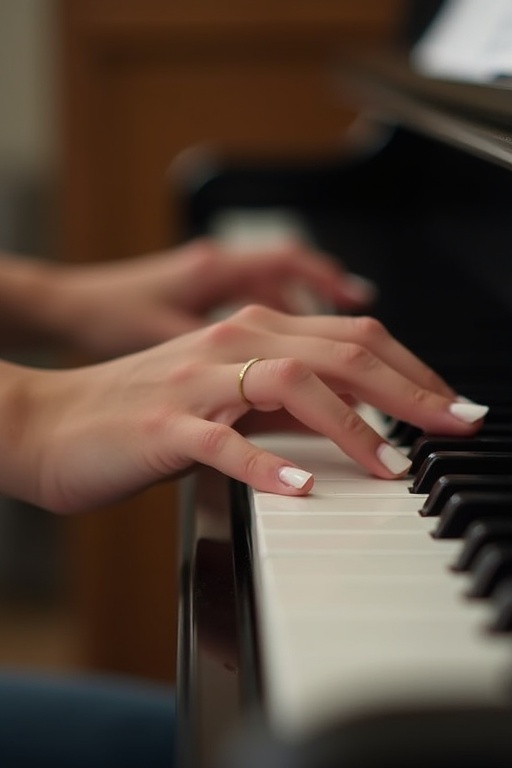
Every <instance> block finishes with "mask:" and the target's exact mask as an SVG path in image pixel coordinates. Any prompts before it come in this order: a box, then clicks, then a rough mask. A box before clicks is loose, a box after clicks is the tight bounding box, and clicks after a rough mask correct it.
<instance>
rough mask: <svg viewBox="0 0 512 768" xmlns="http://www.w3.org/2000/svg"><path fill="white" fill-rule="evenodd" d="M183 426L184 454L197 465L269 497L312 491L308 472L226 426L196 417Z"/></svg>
mask: <svg viewBox="0 0 512 768" xmlns="http://www.w3.org/2000/svg"><path fill="white" fill-rule="evenodd" d="M183 424H184V428H183V430H182V434H181V438H180V445H181V451H182V453H183V454H184V455H187V456H188V457H189V458H190V459H191V460H193V461H195V462H198V463H200V464H206V465H207V466H210V467H213V468H214V469H217V470H218V471H219V472H222V473H223V474H225V475H227V476H228V477H233V478H234V479H235V480H240V481H241V482H244V483H246V484H247V485H250V486H252V487H254V488H257V489H258V490H261V491H267V492H269V493H279V494H286V495H292V496H297V495H304V494H307V493H309V491H310V490H311V489H312V487H313V484H314V477H313V475H312V474H311V473H310V472H308V471H307V469H303V468H301V467H298V466H297V465H296V464H294V463H293V462H290V461H289V460H287V459H286V458H285V457H281V456H276V455H275V454H272V453H270V452H269V451H266V450H264V449H262V448H259V447H257V446H255V445H253V444H252V443H250V442H249V441H248V440H247V439H246V438H244V437H242V436H241V435H240V434H239V433H238V432H237V431H236V430H234V429H232V428H231V427H229V426H227V425H225V424H218V423H216V422H211V421H205V420H203V419H199V418H195V417H190V418H188V419H186V420H185V421H184V422H183Z"/></svg>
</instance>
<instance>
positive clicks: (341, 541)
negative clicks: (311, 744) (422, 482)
mask: <svg viewBox="0 0 512 768" xmlns="http://www.w3.org/2000/svg"><path fill="white" fill-rule="evenodd" d="M254 442H257V443H258V444H262V445H265V446H266V447H267V448H269V449H271V450H274V451H275V452H276V453H278V454H280V455H282V456H286V457H288V458H290V459H291V460H292V461H295V462H297V464H298V465H299V466H302V467H304V468H306V469H308V470H309V471H312V472H314V474H315V478H316V481H315V486H314V489H313V492H312V493H311V494H310V495H309V496H307V497H301V498H291V497H284V496H277V495H273V494H268V493H261V492H258V491H254V490H249V502H250V514H251V517H252V520H251V527H252V530H253V540H252V549H253V568H254V589H255V604H256V614H257V627H258V633H259V645H260V655H261V667H262V669H261V673H262V683H263V691H264V703H265V711H266V713H267V715H268V718H269V722H270V724H271V726H272V728H273V729H274V730H275V732H276V733H278V734H279V735H280V736H283V737H286V738H288V737H292V738H293V737H294V736H297V735H300V736H301V737H303V736H304V734H307V733H309V732H312V733H314V732H315V730H316V729H319V728H321V727H322V726H324V725H325V724H326V723H329V722H331V721H334V722H340V721H341V722H343V719H344V718H351V717H358V716H365V715H367V714H370V715H371V714H372V713H375V712H386V711H393V709H394V708H400V709H405V711H407V708H408V707H410V706H414V707H416V708H417V707H422V706H426V707H431V706H437V705H440V706H450V705H454V706H461V705H462V706H466V705H477V706H487V705H488V704H489V705H498V706H500V705H502V704H508V703H509V696H510V691H511V687H510V683H511V679H512V678H511V672H512V639H511V637H510V634H506V633H498V632H491V631H490V630H489V627H490V624H491V622H492V621H493V618H494V608H493V604H492V603H491V601H490V600H485V599H475V598H473V599H471V598H469V597H468V591H469V590H470V586H471V577H470V576H469V575H468V573H467V572H465V571H460V570H458V571H457V570H454V569H453V567H452V566H453V565H454V564H455V562H456V561H457V559H458V558H459V557H460V552H461V547H462V546H463V545H462V543H461V540H460V538H435V537H434V536H433V535H432V533H433V531H435V528H436V524H437V519H436V518H434V517H430V516H426V517H425V516H422V515H421V514H420V509H422V507H423V505H424V504H425V502H426V501H427V499H428V495H427V494H420V493H411V490H410V489H411V479H410V478H408V479H403V480H396V481H384V480H379V479H376V478H372V477H369V476H368V474H367V473H366V472H365V470H363V469H362V468H360V467H359V466H357V465H356V464H355V463H354V462H353V461H352V460H351V459H350V458H348V457H347V456H346V455H344V454H343V453H342V452H341V451H340V450H339V449H337V447H336V446H334V445H333V444H332V443H330V442H329V441H328V440H326V439H324V438H321V437H316V436H311V437H309V436H308V437H296V436H293V437H291V436H289V435H287V436H280V435H273V436H265V437H262V438H257V439H255V441H254Z"/></svg>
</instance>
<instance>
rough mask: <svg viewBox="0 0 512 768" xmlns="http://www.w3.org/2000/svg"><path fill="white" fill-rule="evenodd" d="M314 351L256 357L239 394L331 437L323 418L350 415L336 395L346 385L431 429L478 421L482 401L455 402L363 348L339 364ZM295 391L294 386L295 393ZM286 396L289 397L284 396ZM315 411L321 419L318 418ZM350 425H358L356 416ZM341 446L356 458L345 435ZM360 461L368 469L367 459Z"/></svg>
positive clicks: (466, 429)
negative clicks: (318, 402)
mask: <svg viewBox="0 0 512 768" xmlns="http://www.w3.org/2000/svg"><path fill="white" fill-rule="evenodd" d="M347 348H348V345H345V347H344V348H343V351H346V350H347ZM315 354H316V351H315V352H312V351H311V350H310V351H309V353H306V352H304V350H303V351H302V355H301V360H302V361H304V360H306V361H308V362H307V364H306V365H304V363H303V362H302V361H299V360H298V359H292V358H289V359H287V358H283V359H273V360H261V361H259V362H258V363H257V364H255V365H253V366H252V367H251V368H250V369H249V370H248V371H247V373H246V375H245V377H244V382H243V385H244V394H245V397H246V398H247V399H248V400H249V401H250V402H252V403H253V405H254V407H255V408H256V409H258V410H272V409H276V408H277V407H278V406H279V405H282V406H283V407H284V408H286V410H287V411H288V412H289V413H291V414H292V415H293V416H294V417H296V418H298V419H299V420H300V421H302V422H303V423H304V424H306V425H307V426H308V427H310V428H312V429H315V430H317V431H319V432H321V433H322V434H326V435H329V436H330V437H331V438H332V439H334V440H335V441H336V442H338V439H337V437H336V436H337V435H338V432H337V431H336V432H335V433H332V432H330V431H327V430H328V429H329V423H328V422H329V420H331V421H334V420H335V419H336V418H338V417H339V418H353V417H352V416H348V414H354V411H353V410H352V409H351V408H350V407H349V406H348V405H347V404H346V403H344V402H343V401H342V400H341V399H340V398H339V397H338V396H337V394H336V391H337V389H338V388H339V387H343V388H345V387H348V388H349V389H350V390H351V391H352V392H355V394H356V395H357V396H358V397H359V399H360V400H361V401H363V402H366V403H369V404H370V405H373V406H374V407H376V408H378V409H379V410H381V411H383V412H384V413H388V414H390V415H391V416H394V417H395V418H398V419H402V420H404V421H408V422H410V423H412V424H415V425H416V426H418V427H420V428H421V429H424V430H425V431H428V432H433V433H437V434H443V433H446V434H472V433H473V432H475V431H476V429H477V428H478V421H479V420H480V419H481V418H482V416H483V415H485V406H477V405H473V404H472V405H467V406H466V405H464V406H461V404H460V403H457V402H456V401H454V400H453V398H446V397H444V396H442V395H438V394H436V393H435V392H431V391H429V390H426V389H424V388H422V387H420V386H418V385H417V384H415V383H414V382H411V381H409V380H408V379H406V378H405V377H403V376H401V374H399V373H397V372H396V371H394V370H393V369H391V368H389V366H387V365H386V364H385V363H382V361H380V360H378V359H377V358H375V357H373V355H371V353H369V352H368V351H367V350H361V349H358V348H355V351H354V349H349V354H350V355H351V357H350V358H349V359H347V360H346V361H345V364H343V361H342V360H341V359H340V357H339V355H338V358H337V359H334V360H333V357H334V358H335V354H333V352H332V350H331V355H330V358H329V356H327V359H328V360H329V363H326V357H325V355H324V356H321V355H320V356H319V359H318V360H314V357H315ZM311 361H313V362H312V364H311ZM331 361H332V362H331ZM313 371H315V374H313ZM343 371H345V373H343ZM301 376H302V377H304V380H305V381H306V380H307V382H308V386H309V387H311V388H312V392H311V393H310V392H308V390H307V388H306V386H305V384H303V383H302V382H301ZM319 377H320V378H321V379H322V381H320V378H319ZM319 387H320V389H319ZM296 392H299V396H298V397H297V395H296V394H295V393H296ZM292 397H293V398H294V399H293V401H292V400H291V399H290V398H292ZM322 397H323V398H324V399H323V400H321V407H320V409H318V407H317V405H314V403H315V402H316V400H317V399H318V398H320V399H321V398H322ZM308 398H314V399H308ZM326 408H327V411H326ZM313 409H315V413H313V412H312V411H313ZM329 409H332V410H331V411H330V410H329ZM317 414H318V415H317ZM320 414H322V420H321V421H318V419H319V418H320ZM355 426H356V427H357V428H358V429H362V427H361V425H360V424H359V422H357V421H356V425H355ZM356 432H357V430H356ZM362 432H363V433H364V434H366V436H368V433H367V432H365V430H363V429H362ZM338 444H339V443H338ZM342 446H343V447H344V448H345V449H346V451H347V453H349V454H350V455H352V456H353V457H354V458H357V457H356V456H355V455H354V454H353V453H352V447H351V446H350V445H348V444H347V442H346V441H345V440H344V441H343V443H342ZM358 460H359V459H358ZM365 466H368V468H370V469H372V465H368V464H365Z"/></svg>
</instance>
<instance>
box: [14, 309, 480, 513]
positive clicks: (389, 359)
mask: <svg viewBox="0 0 512 768" xmlns="http://www.w3.org/2000/svg"><path fill="white" fill-rule="evenodd" d="M252 358H262V359H259V360H258V361H257V362H255V363H254V364H253V365H251V366H250V368H248V369H247V371H246V374H245V376H244V380H243V394H244V396H245V398H247V400H248V401H250V405H248V404H247V402H244V400H243V399H242V390H241V387H240V372H241V370H242V367H243V366H244V363H245V362H246V361H248V360H249V359H252ZM354 401H362V402H365V403H368V404H370V405H372V406H375V407H376V408H378V409H379V410H381V411H383V412H385V413H387V414H389V415H390V416H392V417H395V418H397V419H402V420H405V421H408V422H410V423H412V424H415V425H416V426H418V427H420V428H421V429H423V430H425V431H429V432H435V433H438V434H453V435H470V434H473V433H474V432H476V431H477V430H478V428H479V425H480V423H481V419H482V417H483V416H484V415H485V412H486V408H485V407H484V406H479V405H476V404H472V403H462V402H460V401H458V399H457V393H455V392H454V391H453V390H452V389H451V388H450V387H449V386H448V385H447V384H446V383H445V382H444V381H443V380H442V379H441V378H440V377H439V376H437V375H436V374H435V373H434V372H433V371H432V370H431V369H430V368H428V367H427V366H426V365H425V364H424V363H423V362H421V361H420V360H419V359H418V358H417V357H415V356H414V355H413V354H412V353H411V352H410V351H409V350H407V349H406V348H405V347H403V346H402V345H401V344H400V343H399V342H398V341H397V340H396V339H394V338H393V337H392V336H391V335H390V334H389V333H388V332H387V331H386V329H385V328H384V327H383V326H382V325H381V324H380V323H378V322H377V321H376V320H374V319H371V318H367V317H359V318H355V317H333V316H300V317H297V316H292V315H287V314H284V313H281V312H278V311H275V310H270V309H267V308H264V307H260V306H250V307H246V308H244V309H242V310H240V311H239V312H237V313H235V314H233V315H232V316H230V317H229V318H228V319H227V320H224V321H222V322H219V323H216V324H214V325H211V326H208V327H206V328H202V329H200V330H197V331H194V332H192V333H189V334H186V335H183V336H180V337H178V338H176V339H173V340H171V341H169V342H166V343H164V344H161V345H159V346H156V347H153V348H151V349H147V350H145V351H142V352H138V353H135V354H132V355H129V356H126V357H122V358H118V359H116V360H111V361H108V362H105V363H101V364H98V365H93V366H88V367H84V368H77V369H73V370H68V371H39V370H34V369H29V368H22V367H17V366H12V365H10V364H7V363H5V364H4V366H3V368H2V378H1V384H0V413H1V414H2V420H1V425H2V426H1V427H0V450H1V453H2V465H1V468H0V488H1V489H2V490H3V491H4V492H6V493H8V494H12V495H15V496H18V497H21V498H24V499H27V500H30V501H32V502H34V503H36V504H38V505H40V506H43V507H46V508H48V509H51V510H55V511H58V512H74V511H81V510H87V509H92V508H95V507H98V506H100V505H103V504H105V503H108V502H112V501H115V500H119V499H121V498H123V497H126V496H127V495H130V494H132V493H134V492H136V491H138V490H140V489H142V488H145V487H147V486H149V485H151V484H153V483H156V482H159V481H161V480H164V479H167V478H171V477H175V476H178V475H180V474H182V473H183V472H185V471H188V470H190V469H191V468H192V467H193V466H194V465H195V464H197V463H202V464H207V465H210V466H212V467H214V468H216V469H218V470H219V471H221V472H223V473H224V474H226V475H229V476H231V477H234V478H236V479H238V480H241V481H243V482H245V483H248V484H249V485H252V486H254V487H256V488H258V489H260V490H263V491H268V492H271V493H277V494H285V495H304V494H307V493H308V492H309V491H310V490H311V488H312V486H313V483H314V478H313V477H312V476H311V475H310V474H309V471H308V467H296V466H295V465H294V464H293V463H292V462H290V460H289V459H287V457H286V456H276V455H274V454H273V453H271V452H269V451H267V450H263V449H262V448H260V447H257V446H256V445H254V444H253V443H251V442H250V441H249V440H248V439H247V438H246V436H245V435H244V434H243V433H242V428H244V429H246V428H247V429H248V428H250V429H254V430H257V429H258V425H259V424H260V423H261V421H263V420H264V422H265V426H266V428H268V424H269V421H270V424H272V422H274V423H275V424H276V425H278V426H279V429H280V430H282V429H283V427H284V426H287V427H288V428H290V429H292V428H296V427H297V425H301V426H302V427H304V428H306V429H308V430H312V431H314V432H317V433H319V434H321V435H325V436H326V437H327V438H329V439H330V440H332V441H333V442H334V443H335V444H336V445H337V446H339V447H340V448H341V449H342V450H343V451H345V452H346V453H347V454H348V455H349V456H351V457H352V458H353V459H354V460H355V461H357V462H358V463H359V464H361V465H362V466H363V467H365V468H366V469H367V470H368V472H369V473H370V474H373V475H375V476H376V477H380V478H394V477H397V476H401V475H403V474H404V473H405V472H406V471H407V468H408V461H407V460H406V458H405V457H404V456H403V455H402V454H401V453H399V452H398V451H397V450H396V449H395V448H393V447H392V446H391V445H389V444H388V443H387V442H386V441H385V440H384V439H383V438H382V437H381V436H380V435H379V434H377V433H376V432H375V431H374V430H373V429H372V428H371V427H370V426H369V425H368V424H367V423H366V422H365V421H363V419H362V418H361V417H360V416H359V415H358V414H357V413H356V411H355V410H354V409H353V408H352V407H351V403H352V402H354ZM242 425H244V427H242ZM248 425H249V426H248Z"/></svg>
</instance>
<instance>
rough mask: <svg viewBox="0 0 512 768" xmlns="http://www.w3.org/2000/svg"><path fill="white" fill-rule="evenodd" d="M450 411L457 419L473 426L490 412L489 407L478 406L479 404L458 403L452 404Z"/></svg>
mask: <svg viewBox="0 0 512 768" xmlns="http://www.w3.org/2000/svg"><path fill="white" fill-rule="evenodd" d="M449 411H450V413H451V414H452V416H455V418H456V419H459V420H460V421H464V422H466V424H473V423H474V422H475V421H478V420H479V419H483V417H484V416H485V415H486V413H487V412H488V411H489V408H488V406H487V405H478V404H477V403H467V402H466V403H464V402H460V400H459V402H456V403H451V405H450V407H449Z"/></svg>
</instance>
